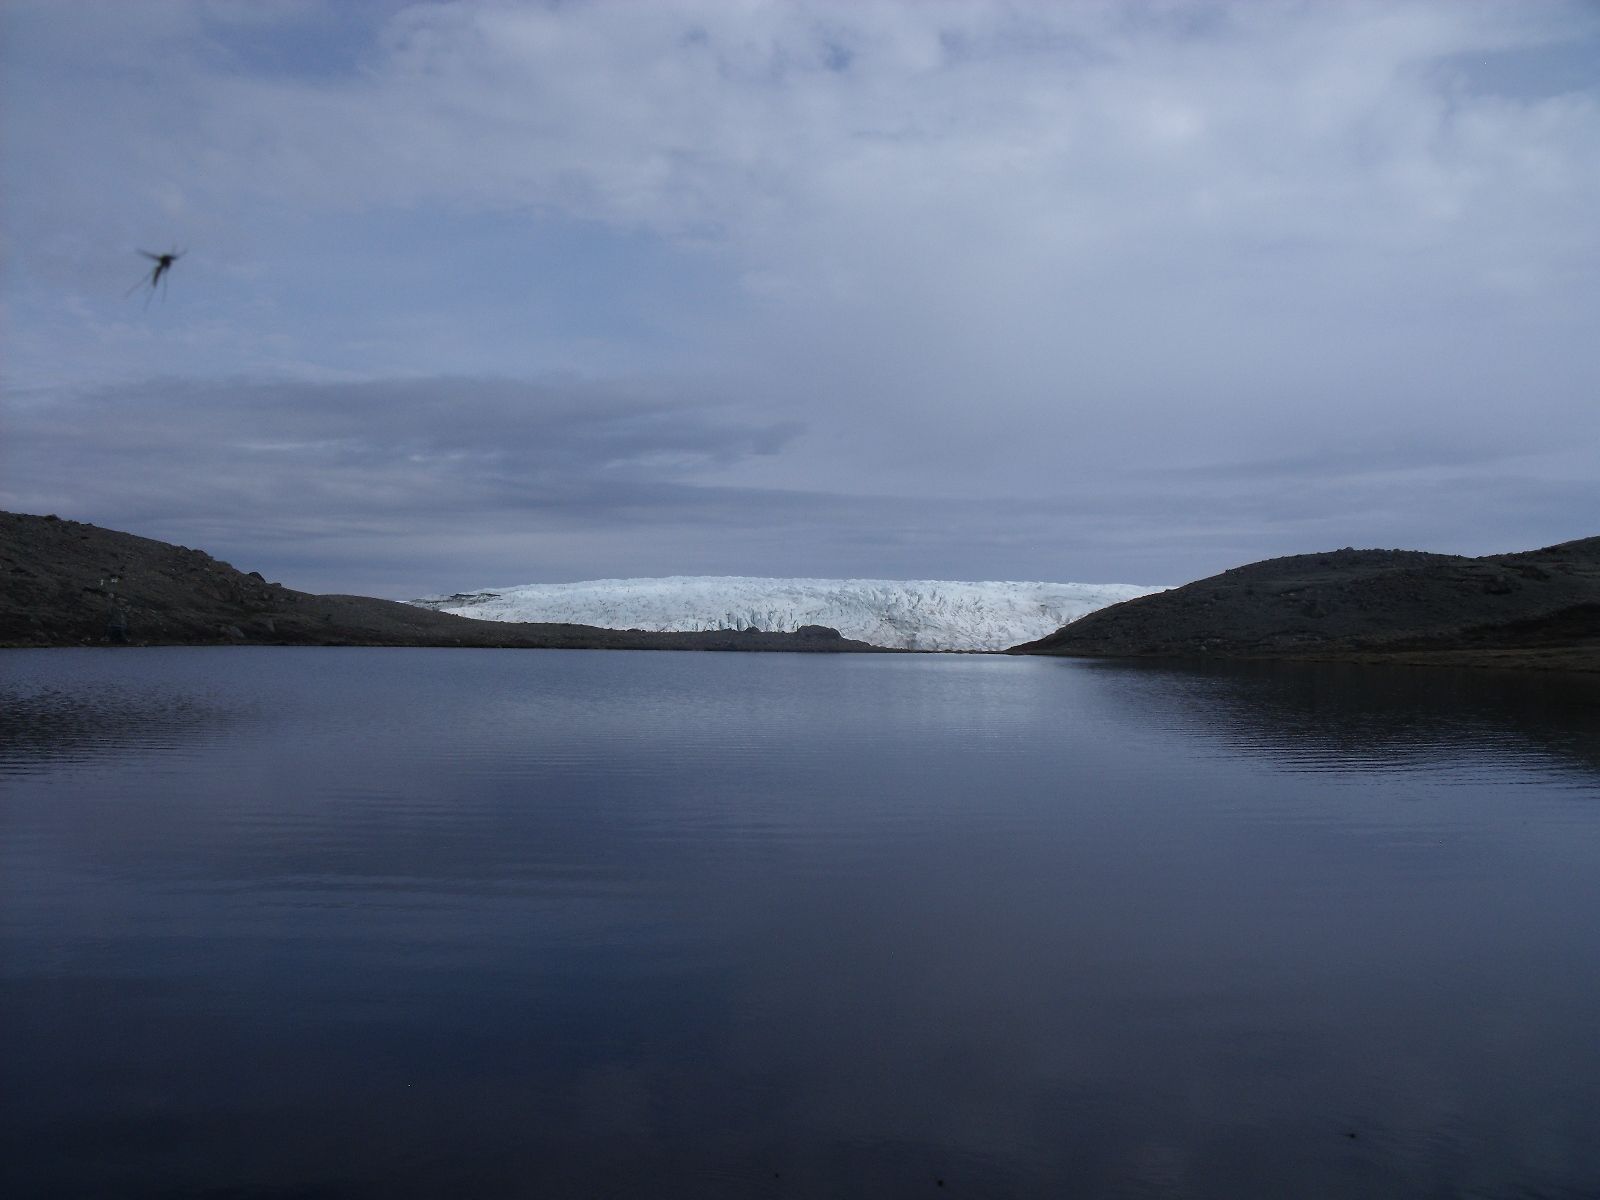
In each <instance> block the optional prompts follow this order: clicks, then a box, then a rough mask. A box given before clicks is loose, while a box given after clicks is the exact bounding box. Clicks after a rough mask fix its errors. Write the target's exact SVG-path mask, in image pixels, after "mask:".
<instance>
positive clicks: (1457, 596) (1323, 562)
mask: <svg viewBox="0 0 1600 1200" xmlns="http://www.w3.org/2000/svg"><path fill="white" fill-rule="evenodd" d="M1009 652H1010V653H1013V654H1066V655H1095V656H1118V657H1157V656H1160V657H1176V656H1197V655H1204V656H1210V657H1226V658H1352V659H1381V660H1385V661H1407V662H1435V663H1455V664H1460V665H1472V666H1509V667H1550V668H1565V669H1582V670H1600V537H1594V538H1584V539H1581V540H1579V541H1573V542H1564V543H1562V544H1561V545H1558V546H1547V547H1545V548H1544V549H1542V550H1530V551H1527V552H1525V553H1521V554H1492V555H1487V556H1485V557H1483V558H1465V557H1461V556H1458V555H1451V554H1426V553H1422V552H1419V551H1408V550H1348V549H1347V550H1336V551H1332V552H1330V553H1327V554H1300V555H1294V556H1291V557H1288V558H1274V559H1269V560H1267V561H1265V562H1258V563H1251V564H1249V565H1248V566H1243V567H1236V568H1234V569H1233V570H1231V571H1224V572H1223V573H1222V574H1220V575H1213V576H1212V577H1210V578H1209V579H1202V580H1199V581H1198V582H1196V583H1191V584H1187V585H1185V586H1184V587H1181V588H1175V589H1173V590H1172V591H1168V592H1162V593H1160V594H1159V595H1154V596H1146V597H1143V598H1141V599H1137V600H1131V601H1128V602H1127V603H1124V604H1118V605H1114V606H1112V607H1110V608H1105V609H1101V610H1100V611H1098V612H1094V613H1090V614H1089V615H1088V616H1086V617H1083V618H1081V619H1080V620H1077V621H1074V622H1072V623H1071V624H1070V625H1067V626H1065V627H1064V628H1062V629H1059V630H1057V631H1056V632H1055V633H1052V634H1050V635H1049V636H1048V637H1044V638H1040V639H1039V640H1038V641H1034V642H1029V643H1026V644H1024V645H1020V646H1015V647H1013V648H1012V649H1011V650H1010V651H1009Z"/></svg>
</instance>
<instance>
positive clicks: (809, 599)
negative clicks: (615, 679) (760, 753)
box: [411, 575, 1166, 650]
mask: <svg viewBox="0 0 1600 1200" xmlns="http://www.w3.org/2000/svg"><path fill="white" fill-rule="evenodd" d="M1164 590H1166V589H1164V588H1159V587H1143V586H1140V585H1138V584H1131V583H1022V582H1012V581H987V582H969V581H962V580H951V579H763V578H756V577H749V576H705V575H678V576H670V577H667V578H660V579H591V580H586V581H584V582H581V583H525V584H519V585H516V586H513V587H496V588H483V589H480V590H478V591H474V592H457V593H455V594H453V595H449V596H426V597H422V598H420V599H416V600H412V601H411V603H412V604H415V605H419V606H421V607H423V608H431V609H435V610H437V611H439V612H447V613H454V614H456V615H457V616H463V617H475V618H477V619H478V620H483V621H555V622H564V623H570V624H575V625H594V626H599V627H600V628H603V629H644V630H650V631H652V632H666V631H694V630H704V629H763V630H768V631H772V632H778V631H792V630H795V629H798V628H800V627H801V626H802V625H827V626H830V627H832V628H834V629H837V630H838V631H839V632H840V633H842V634H843V635H844V636H845V637H847V638H855V639H857V640H859V641H863V642H870V643H871V644H872V645H875V646H887V647H891V648H895V649H905V650H1003V649H1005V648H1006V647H1008V646H1015V645H1017V644H1018V643H1020V642H1031V641H1033V640H1034V639H1035V638H1041V637H1044V636H1045V635H1046V634H1048V633H1054V632H1055V631H1056V630H1057V629H1059V628H1060V627H1061V626H1063V625H1065V624H1067V623H1068V622H1069V621H1074V620H1076V619H1077V618H1079V617H1081V616H1083V615H1084V614H1085V613H1090V612H1093V611H1094V610H1095V609H1098V608H1104V607H1106V606H1107V605H1108V604H1117V603H1119V602H1121V601H1123V600H1132V599H1134V598H1135V597H1137V596H1147V595H1149V594H1151V593H1152V592H1160V591H1164Z"/></svg>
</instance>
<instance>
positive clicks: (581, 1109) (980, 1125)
mask: <svg viewBox="0 0 1600 1200" xmlns="http://www.w3.org/2000/svg"><path fill="white" fill-rule="evenodd" d="M0 668H3V671H0V712H3V714H4V716H3V717H0V720H3V721H4V725H3V727H0V728H3V733H4V740H3V742H0V787H3V788H4V794H3V798H0V1062H3V1063H5V1064H6V1066H5V1068H4V1072H5V1079H4V1081H3V1083H4V1086H3V1087H0V1106H3V1109H4V1111H3V1112H0V1191H3V1193H4V1194H5V1195H7V1196H36V1195H37V1196H56V1195H59V1196H74V1197H76V1196H97V1195H103V1196H202V1195H204V1196H222V1195H226V1196H230V1197H269V1196H270V1197H282V1196H290V1195H293V1196H435V1195H440V1194H459V1195H473V1196H564V1195H573V1196H591V1195H652V1196H738V1197H748V1196H756V1197H760V1196H774V1197H779V1196H781V1197H811V1196H819V1195H828V1196H874V1197H878V1196H890V1197H893V1196H919V1195H928V1196H932V1195H953V1196H962V1195H966V1196H985V1197H994V1196H1059V1195H1080V1196H1216V1197H1248V1196H1284V1195H1320V1196H1370V1195H1410V1194H1420V1195H1433V1196H1469V1195H1484V1196H1499V1195H1508V1194H1516V1195H1529V1196H1561V1195H1591V1194H1595V1193H1596V1192H1597V1191H1600V1149H1597V1148H1596V1146H1595V1142H1594V1139H1593V1137H1592V1132H1593V1130H1594V1129H1595V1128H1600V1039H1596V1038H1595V1037H1594V1035H1593V1031H1592V1015H1593V1012H1594V1008H1595V1002H1596V999H1597V996H1600V955H1596V954H1595V953H1594V949H1595V946H1596V945H1597V942H1600V904H1596V903H1595V900H1596V896H1595V886H1596V885H1595V884H1594V882H1593V881H1594V879H1595V878H1596V877H1597V876H1596V870H1595V868H1596V865H1597V861H1600V805H1597V804H1596V803H1595V801H1597V800H1600V751H1597V737H1596V735H1597V732H1600V728H1597V714H1600V706H1597V703H1596V702H1597V699H1600V689H1597V686H1596V685H1595V683H1594V682H1588V683H1585V682H1571V681H1568V682H1562V681H1560V680H1557V679H1555V678H1549V679H1514V678H1498V677H1494V676H1486V675H1473V674H1470V673H1457V672H1440V671H1404V670H1399V671H1397V670H1376V669H1370V668H1369V669H1362V668H1346V667H1328V666H1304V667H1300V666H1250V667H1236V668H1212V669H1206V670H1194V669H1187V670H1176V669H1173V668H1170V667H1148V666H1122V665H1111V664H1090V663H1078V662H1061V661H1048V660H1016V659H990V658H969V657H962V658H927V657H908V658H899V657H895V658H887V657H886V658H877V657H866V658H850V657H839V658H833V657H815V658H813V657H804V656H787V655H773V656H744V655H699V654H644V653H633V654H630V653H590V652H515V651H511V652H496V651H481V652H479V651H384V650H260V649H227V650H222V649H218V650H201V651H183V650H175V651H162V650H156V651H129V652H118V651H111V652H94V651H85V652H82V653H79V652H74V651H46V652H31V651H29V652H11V653H8V654H6V655H5V656H4V658H3V660H0Z"/></svg>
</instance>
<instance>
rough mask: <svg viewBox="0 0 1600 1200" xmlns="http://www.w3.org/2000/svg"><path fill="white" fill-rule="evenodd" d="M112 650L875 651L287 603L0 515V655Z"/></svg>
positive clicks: (69, 529)
mask: <svg viewBox="0 0 1600 1200" xmlns="http://www.w3.org/2000/svg"><path fill="white" fill-rule="evenodd" d="M118 643H121V644H129V645H243V644H258V645H347V646H483V647H514V648H567V649H637V650H782V651H812V652H816V651H821V652H841V651H855V652H876V651H877V650H878V647H875V646H869V645H867V644H866V643H864V642H857V641H851V640H849V639H846V638H843V637H841V636H840V635H839V634H838V632H837V631H835V630H832V629H826V628H822V627H818V626H808V627H806V628H804V629H800V630H798V631H796V632H793V633H763V632H760V631H756V630H745V631H741V632H733V631H718V632H711V633H650V632H645V631H642V630H616V629H594V628H590V627H587V626H583V625H570V624H545V623H523V624H516V623H510V622H500V621H475V620H471V619H469V618H467V617H457V616H451V615H449V614H447V613H440V612H431V611H429V610H427V609H423V608H417V607H414V606H412V605H409V604H401V603H399V602H397V601H392V600H378V599H374V598H372V597H367V596H339V595H327V596H320V595H313V594H311V593H308V592H298V591H295V590H293V589H292V588H286V587H284V586H283V585H282V584H280V583H273V582H269V581H268V580H266V579H265V578H263V577H262V576H261V574H260V573H259V572H256V571H239V570H236V569H235V568H234V567H232V566H230V565H229V564H228V563H225V562H220V561H218V560H217V559H215V558H212V557H211V556H210V555H209V554H206V553H204V552H203V551H200V550H193V549H190V548H189V547H186V546H174V545H171V544H169V543H167V542H160V541H156V540H154V539H151V538H144V537H138V536H136V535H134V534H130V533H121V532H118V531H116V530H111V529H103V528H101V527H99V526H96V525H87V524H83V523H81V522H78V521H67V520H62V519H60V518H58V517H56V516H53V515H52V516H33V515H29V514H23V513H0V646H80V645H106V644H118Z"/></svg>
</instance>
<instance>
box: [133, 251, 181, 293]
mask: <svg viewBox="0 0 1600 1200" xmlns="http://www.w3.org/2000/svg"><path fill="white" fill-rule="evenodd" d="M139 253H140V254H142V255H144V256H145V257H146V258H148V259H149V260H150V261H151V262H153V263H155V266H153V267H151V268H150V275H149V277H148V278H141V279H140V280H139V282H138V283H136V284H134V285H133V286H132V287H131V288H129V289H128V291H127V294H128V295H129V296H131V295H133V293H134V292H136V291H138V290H139V289H140V288H142V287H148V288H149V289H150V292H149V294H148V295H146V296H145V298H144V303H145V307H146V308H148V307H149V306H150V297H151V296H154V295H155V294H156V289H157V288H160V289H161V295H162V298H163V299H164V298H165V297H166V294H167V288H166V279H167V272H168V271H170V270H172V264H173V263H175V262H177V261H178V260H179V259H180V258H182V257H183V256H184V255H185V254H186V253H187V251H184V250H177V249H174V250H169V251H167V253H165V254H151V253H150V251H148V250H141V251H139Z"/></svg>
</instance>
